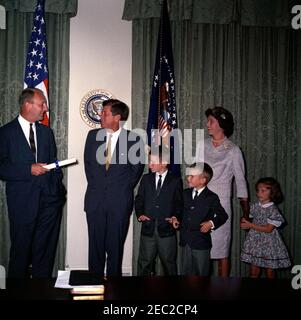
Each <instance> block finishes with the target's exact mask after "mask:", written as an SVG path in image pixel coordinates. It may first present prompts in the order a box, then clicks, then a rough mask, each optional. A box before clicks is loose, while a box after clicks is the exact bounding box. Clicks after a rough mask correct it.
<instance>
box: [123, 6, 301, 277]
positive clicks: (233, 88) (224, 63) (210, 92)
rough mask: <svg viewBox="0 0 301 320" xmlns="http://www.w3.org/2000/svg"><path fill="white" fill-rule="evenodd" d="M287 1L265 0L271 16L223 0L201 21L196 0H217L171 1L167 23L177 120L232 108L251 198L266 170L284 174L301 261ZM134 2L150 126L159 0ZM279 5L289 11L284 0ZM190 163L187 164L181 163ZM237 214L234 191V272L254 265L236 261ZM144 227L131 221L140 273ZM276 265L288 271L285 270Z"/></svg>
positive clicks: (299, 101) (299, 159)
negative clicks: (220, 8)
mask: <svg viewBox="0 0 301 320" xmlns="http://www.w3.org/2000/svg"><path fill="white" fill-rule="evenodd" d="M284 2H285V3H286V4H287V2H286V1H284ZM284 2H283V1H275V2H273V3H272V2H271V1H262V4H263V5H265V6H266V8H268V4H269V5H271V6H272V7H271V8H272V9H273V10H270V11H268V12H267V20H265V19H264V17H265V16H264V14H263V13H264V7H262V6H261V8H260V2H259V1H243V0H242V1H223V5H224V6H225V14H226V17H223V16H222V15H223V11H221V10H220V11H219V12H218V14H216V15H215V16H214V19H213V21H212V22H211V23H202V21H204V19H203V17H202V16H197V12H195V10H191V8H192V9H193V8H194V7H195V6H196V5H197V3H198V5H199V7H201V6H202V5H203V7H204V6H205V5H206V4H207V5H208V6H209V5H210V4H211V7H208V6H207V9H208V8H209V9H210V8H211V9H210V10H211V11H210V10H209V9H208V11H207V12H217V11H214V10H215V9H214V8H216V10H218V6H217V7H214V4H218V5H219V4H221V2H220V1H210V2H209V1H187V2H186V1H185V2H184V1H176V0H175V1H170V6H171V8H170V14H171V17H173V18H172V20H171V30H172V38H173V39H172V43H173V52H174V65H175V79H176V99H177V112H178V113H177V114H178V123H179V127H180V129H182V130H183V129H185V128H192V129H196V128H205V126H204V120H205V116H204V112H205V110H206V109H207V108H208V107H213V106H215V105H223V106H224V107H225V108H227V109H228V110H230V111H231V112H232V113H233V115H234V118H235V132H234V135H233V136H232V139H233V141H234V142H235V143H237V144H238V145H239V146H240V147H241V149H242V151H243V153H244V156H245V161H246V168H247V179H248V183H249V190H250V198H251V201H254V200H255V193H254V185H255V182H256V181H257V180H258V179H259V178H260V177H264V176H273V177H275V178H277V179H278V180H279V182H280V184H281V186H282V189H283V192H284V195H285V200H284V202H283V204H282V205H281V206H280V208H281V210H282V211H283V214H284V216H285V218H286V220H287V223H288V225H287V227H285V228H284V230H283V231H282V233H283V236H284V239H285V242H286V244H287V246H288V248H289V251H290V253H291V256H292V261H293V264H301V252H300V243H301V214H300V212H301V202H300V190H301V180H300V175H301V141H300V140H301V138H300V137H301V135H300V133H301V92H300V90H301V86H300V79H301V67H300V63H298V57H300V53H301V52H300V50H301V33H300V32H298V31H294V30H292V29H291V28H290V27H285V26H289V23H290V22H289V20H287V19H284V18H283V19H280V15H279V12H280V11H279V8H281V5H283V3H284ZM136 3H137V2H136V1H135V0H134V1H131V0H126V1H125V7H124V15H123V17H124V19H127V20H132V19H133V21H132V30H133V36H132V39H133V40H132V52H133V64H132V108H133V110H135V112H134V113H133V128H135V127H139V128H146V125H147V117H148V108H149V101H150V95H151V85H152V77H153V70H154V63H155V52H156V44H157V35H158V27H159V19H158V17H159V15H160V13H159V12H160V10H158V6H160V1H159V0H158V1H156V0H154V1H149V2H145V3H144V1H142V2H141V3H140V6H138V7H136V6H135V5H134V4H136ZM231 3H232V4H233V5H232V7H231ZM273 4H274V6H273ZM279 6H280V7H279ZM204 8H205V7H204ZM227 8H228V10H227ZM282 8H283V7H282ZM286 8H287V9H289V6H288V5H287V7H286ZM205 9H206V8H205ZM205 9H204V10H205ZM230 9H231V10H230ZM260 9H262V10H260ZM172 10H178V11H173V12H172ZM246 10H249V11H246ZM266 11H267V10H266ZM187 12H188V13H187ZM249 12H250V15H249V18H248V23H247V22H246V20H247V17H248V14H249ZM230 13H231V14H232V15H230ZM259 13H260V14H259ZM281 13H282V16H283V17H288V11H287V10H284V12H282V11H281ZM203 15H205V14H204V13H203ZM243 17H245V18H244V19H243ZM207 18H208V19H209V18H210V14H209V15H208V16H207ZM238 18H239V19H238ZM217 21H218V22H217ZM206 22H208V20H206ZM243 22H246V23H243ZM268 22H269V23H268ZM267 24H268V25H269V26H266V25H267ZM271 25H273V26H274V27H271ZM276 26H277V27H276ZM184 169H185V166H184V165H183V166H182V172H183V173H184V172H185V171H184ZM183 178H184V176H183ZM234 195H235V190H234ZM240 216H241V212H240V208H239V204H238V201H237V199H236V198H235V196H234V199H233V217H234V219H233V232H232V250H231V263H232V268H231V275H232V276H246V275H247V271H248V266H247V265H245V264H244V263H242V262H240V250H241V246H242V243H243V240H244V237H245V231H242V230H240V228H239V219H240ZM134 220H136V219H134ZM139 232H140V226H139V225H138V224H137V222H136V221H135V222H134V244H133V246H134V248H133V252H134V256H133V271H134V274H135V273H136V265H137V254H138V247H139V237H140V234H139ZM279 275H280V277H288V276H289V270H288V271H282V272H279Z"/></svg>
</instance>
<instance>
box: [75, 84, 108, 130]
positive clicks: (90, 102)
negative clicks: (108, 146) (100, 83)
mask: <svg viewBox="0 0 301 320" xmlns="http://www.w3.org/2000/svg"><path fill="white" fill-rule="evenodd" d="M112 98H113V95H112V94H111V93H109V92H108V91H104V90H101V89H95V90H91V91H89V92H88V93H87V94H86V95H85V96H84V97H83V98H82V100H81V102H80V114H81V116H82V118H83V120H84V122H85V123H86V124H87V125H88V126H90V127H92V128H100V127H101V124H100V113H101V111H102V108H103V107H102V103H103V102H104V101H105V100H108V99H112Z"/></svg>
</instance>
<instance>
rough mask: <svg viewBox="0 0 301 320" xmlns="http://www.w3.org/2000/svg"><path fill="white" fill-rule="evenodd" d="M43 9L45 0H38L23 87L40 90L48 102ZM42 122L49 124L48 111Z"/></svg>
mask: <svg viewBox="0 0 301 320" xmlns="http://www.w3.org/2000/svg"><path fill="white" fill-rule="evenodd" d="M44 9H45V0H38V1H37V6H36V10H35V14H34V18H33V27H32V31H31V37H30V40H29V45H28V50H27V58H26V67H25V74H24V89H25V88H27V87H30V88H38V89H40V90H42V91H43V93H44V95H45V97H46V98H47V102H48V67H47V48H46V25H45V18H44V16H45V15H44V13H45V10H44ZM48 105H49V104H48ZM42 123H43V124H45V125H47V126H48V125H49V113H48V112H47V115H46V116H45V118H44V120H43V121H42Z"/></svg>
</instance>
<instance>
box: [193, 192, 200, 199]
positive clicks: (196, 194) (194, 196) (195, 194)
mask: <svg viewBox="0 0 301 320" xmlns="http://www.w3.org/2000/svg"><path fill="white" fill-rule="evenodd" d="M198 194H199V193H198V190H194V195H193V199H194V200H196V197H197V196H198Z"/></svg>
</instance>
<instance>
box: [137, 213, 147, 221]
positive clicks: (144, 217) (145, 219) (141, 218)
mask: <svg viewBox="0 0 301 320" xmlns="http://www.w3.org/2000/svg"><path fill="white" fill-rule="evenodd" d="M138 221H139V222H143V221H150V218H149V217H148V216H146V215H144V214H142V215H141V216H140V217H139V218H138Z"/></svg>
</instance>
